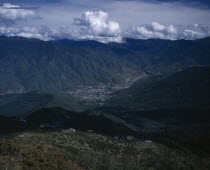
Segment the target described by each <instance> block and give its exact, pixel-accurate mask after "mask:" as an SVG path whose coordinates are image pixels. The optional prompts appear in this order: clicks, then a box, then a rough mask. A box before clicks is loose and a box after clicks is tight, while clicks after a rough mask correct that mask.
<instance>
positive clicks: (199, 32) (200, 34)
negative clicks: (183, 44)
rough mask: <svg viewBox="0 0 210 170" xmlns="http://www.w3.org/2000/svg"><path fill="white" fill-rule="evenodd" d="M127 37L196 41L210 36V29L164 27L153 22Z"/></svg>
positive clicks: (130, 32)
mask: <svg viewBox="0 0 210 170" xmlns="http://www.w3.org/2000/svg"><path fill="white" fill-rule="evenodd" d="M125 36H126V37H130V38H137V39H167V40H179V39H186V40H194V39H200V38H205V37H208V36H210V27H209V26H207V25H200V24H194V25H188V26H174V25H169V26H164V25H161V24H159V23H157V22H152V23H151V24H149V25H144V26H139V27H133V28H132V29H131V30H129V31H128V32H126V33H125Z"/></svg>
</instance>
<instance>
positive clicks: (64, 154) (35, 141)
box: [0, 130, 209, 170]
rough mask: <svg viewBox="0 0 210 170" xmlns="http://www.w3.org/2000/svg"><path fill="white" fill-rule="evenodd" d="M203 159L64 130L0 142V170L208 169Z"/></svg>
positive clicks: (160, 147) (157, 146)
mask: <svg viewBox="0 0 210 170" xmlns="http://www.w3.org/2000/svg"><path fill="white" fill-rule="evenodd" d="M208 168H209V161H208V159H207V158H199V157H198V156H196V155H194V154H192V153H190V152H189V151H185V152H182V151H180V150H179V149H176V148H170V147H167V146H163V145H161V144H158V143H155V142H153V143H151V142H145V141H144V140H140V141H121V140H117V139H114V138H111V137H107V136H103V135H99V134H94V133H84V132H80V131H76V132H71V131H68V130H65V131H58V132H49V133H33V132H28V133H21V134H18V135H15V136H14V137H12V138H11V137H10V138H8V139H0V169H11V170H17V169H29V170H30V169H40V170H52V169H62V170H69V169H75V170H76V169H77V170H79V169H81V170H83V169H92V170H98V169H116V170H122V169H125V170H127V169H135V170H142V169H148V170H153V169H154V170H163V169H167V170H169V169H174V170H178V169H204V170H205V169H206V170H207V169H208Z"/></svg>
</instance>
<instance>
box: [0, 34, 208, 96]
mask: <svg viewBox="0 0 210 170" xmlns="http://www.w3.org/2000/svg"><path fill="white" fill-rule="evenodd" d="M209 44H210V38H205V39H201V40H194V41H186V40H178V41H169V40H134V39H125V43H122V44H118V43H109V44H102V43H99V42H96V41H72V40H60V41H48V42H45V41H41V40H36V39H26V38H21V37H0V51H1V54H0V65H1V69H0V81H1V84H0V93H5V92H7V91H28V90H42V91H48V92H49V91H50V92H55V91H59V92H60V91H68V90H70V89H75V88H78V87H79V86H80V85H86V86H87V85H94V86H96V85H100V84H106V85H113V84H119V83H120V84H123V83H125V80H126V79H128V78H129V79H133V78H135V77H136V76H138V75H139V74H142V73H145V72H146V74H149V75H154V74H155V75H156V74H163V73H164V74H168V73H171V72H177V71H179V70H181V69H184V68H188V67H189V66H191V65H210V48H209V47H210V45H209Z"/></svg>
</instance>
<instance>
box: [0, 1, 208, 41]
mask: <svg viewBox="0 0 210 170" xmlns="http://www.w3.org/2000/svg"><path fill="white" fill-rule="evenodd" d="M5 3H6V4H5ZM209 4H210V2H209V1H208V0H177V1H176V0H151V1H142V0H135V1H133V0H33V1H32V0H1V7H0V34H1V35H8V36H13V35H17V36H25V37H29V38H30V37H35V38H39V39H43V40H49V39H62V38H69V39H95V40H98V41H102V42H109V41H116V42H121V41H122V38H123V37H131V38H139V39H148V38H160V39H171V40H176V39H197V38H203V37H207V36H210V28H209V26H210V19H209V18H210V8H209ZM13 6H16V7H15V8H14V7H13ZM28 7H38V8H36V9H29V8H28Z"/></svg>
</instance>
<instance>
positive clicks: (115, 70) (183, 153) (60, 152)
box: [0, 36, 210, 170]
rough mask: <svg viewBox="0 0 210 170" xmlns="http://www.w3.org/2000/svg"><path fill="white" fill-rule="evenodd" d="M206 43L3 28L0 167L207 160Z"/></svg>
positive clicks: (167, 165) (187, 165)
mask: <svg viewBox="0 0 210 170" xmlns="http://www.w3.org/2000/svg"><path fill="white" fill-rule="evenodd" d="M209 44H210V39H209V38H204V39H199V40H193V41H189V40H177V41H169V40H157V39H150V40H135V39H129V38H125V42H124V43H121V44H119V43H108V44H103V43H99V42H96V41H74V40H58V41H46V42H45V41H41V40H37V39H26V38H22V37H3V36H1V37H0V50H1V55H0V64H1V67H0V81H1V83H0V94H1V95H0V169H8V170H10V169H11V170H22V169H23V170H24V169H27V170H28V169H37V170H43V169H49V170H52V169H64V170H65V169H66V170H67V169H96V170H97V169H104V170H105V169H119V170H121V169H125V170H127V169H135V170H136V169H137V170H138V169H139V170H143V169H144V170H147V169H148V170H153V169H154V170H164V169H166V170H168V169H172V170H176V169H192V170H193V169H195V170H197V169H204V170H207V169H209V168H210V164H209V159H210V147H209V143H210V114H209V113H210V67H209V66H210V55H209V54H210V48H209ZM23 47H24V48H23Z"/></svg>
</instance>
